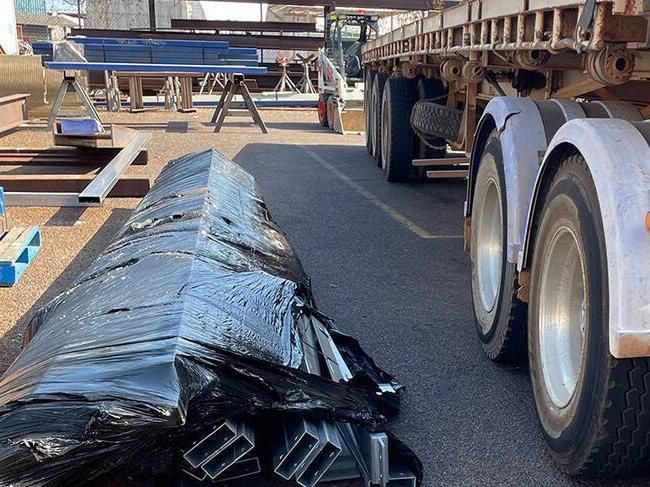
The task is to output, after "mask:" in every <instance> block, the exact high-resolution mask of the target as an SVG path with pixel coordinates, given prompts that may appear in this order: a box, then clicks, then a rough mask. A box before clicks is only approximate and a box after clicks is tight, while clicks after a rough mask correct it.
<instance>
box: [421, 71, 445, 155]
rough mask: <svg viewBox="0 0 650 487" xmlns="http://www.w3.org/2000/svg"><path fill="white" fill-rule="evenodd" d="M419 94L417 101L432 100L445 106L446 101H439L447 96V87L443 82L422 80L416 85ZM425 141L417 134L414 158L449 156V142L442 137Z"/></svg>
mask: <svg viewBox="0 0 650 487" xmlns="http://www.w3.org/2000/svg"><path fill="white" fill-rule="evenodd" d="M415 91H416V93H417V100H418V101H421V100H431V99H435V100H436V102H437V103H440V104H442V105H444V104H445V103H446V101H445V100H444V99H438V98H439V97H441V96H444V95H445V87H444V86H443V84H442V82H441V81H440V80H437V79H428V78H420V79H419V80H418V82H417V84H416V85H415ZM426 141H427V142H428V144H425V143H424V141H423V140H422V139H421V138H420V137H419V136H418V135H417V134H416V135H415V142H414V144H413V158H414V159H437V158H440V157H445V154H447V141H446V140H445V139H443V138H441V137H434V136H426Z"/></svg>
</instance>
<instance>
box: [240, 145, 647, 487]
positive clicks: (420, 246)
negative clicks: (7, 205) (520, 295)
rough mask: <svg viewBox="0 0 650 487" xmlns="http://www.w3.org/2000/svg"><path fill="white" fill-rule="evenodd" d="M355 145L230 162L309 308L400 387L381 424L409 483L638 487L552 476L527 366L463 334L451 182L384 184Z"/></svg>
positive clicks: (466, 304)
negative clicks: (260, 200) (388, 418)
mask: <svg viewBox="0 0 650 487" xmlns="http://www.w3.org/2000/svg"><path fill="white" fill-rule="evenodd" d="M314 139H315V141H316V140H317V137H315V138H314ZM362 144H363V139H362V138H360V137H341V139H340V144H338V145H318V143H314V144H311V145H309V144H299V145H295V144H267V143H265V144H249V145H247V146H245V147H244V148H243V149H242V150H241V151H240V152H239V153H238V154H237V155H236V157H235V161H236V162H238V163H240V164H241V165H242V166H244V167H245V168H246V169H248V170H249V171H250V172H251V173H253V174H254V175H255V176H256V177H257V180H258V183H259V185H260V187H261V188H262V192H263V194H264V195H265V198H266V201H267V204H268V206H269V208H270V211H271V214H272V215H273V217H274V219H275V220H276V221H277V222H278V224H279V225H280V227H281V228H282V229H283V230H284V231H285V233H286V234H287V236H288V238H289V240H290V242H291V243H292V245H293V246H294V248H295V249H296V250H297V252H298V255H299V257H300V258H301V261H302V263H303V265H304V266H305V268H306V270H307V273H308V274H309V275H310V276H311V278H312V282H313V288H314V293H315V296H316V301H317V303H318V305H319V307H320V309H321V311H323V312H325V313H327V314H329V315H331V316H332V317H334V318H335V319H336V320H337V321H338V322H339V324H340V327H341V328H342V329H343V330H344V331H345V332H347V333H349V334H351V335H353V336H355V337H357V338H358V339H359V340H360V342H361V344H362V345H363V346H364V347H365V348H366V350H367V352H368V353H370V355H372V356H373V357H374V358H375V360H376V361H377V363H378V364H380V365H381V366H383V367H384V368H385V369H386V370H387V371H388V372H390V373H392V374H394V375H395V377H397V378H398V380H400V381H401V382H402V383H403V384H404V385H405V386H406V390H405V393H404V395H403V401H402V408H401V412H400V414H399V415H398V416H397V418H395V419H394V420H393V421H392V422H391V429H392V431H394V433H396V434H397V435H398V436H399V437H400V438H402V439H403V440H404V441H405V442H406V443H407V444H408V445H409V446H410V447H411V448H413V450H414V451H415V452H416V453H417V454H418V455H419V457H420V459H421V460H422V462H423V464H424V469H425V479H424V484H423V485H426V486H442V485H444V486H452V485H454V486H456V485H458V486H488V485H500V486H501V485H508V486H528V485H530V486H542V485H543V486H547V485H548V486H565V485H567V486H568V485H648V482H645V481H635V482H629V481H625V482H608V483H607V482H599V481H593V480H592V481H587V480H572V479H569V478H567V477H566V476H564V475H563V474H562V473H561V472H560V471H559V470H558V469H557V467H556V466H555V465H554V463H553V461H552V460H551V458H550V456H549V455H548V454H547V453H546V452H545V449H544V443H543V439H542V436H541V434H540V431H539V428H538V424H537V419H536V415H535V410H534V403H533V399H532V392H531V387H530V383H529V378H528V371H527V370H526V368H514V367H503V366H498V365H495V364H494V363H492V362H491V361H490V360H488V359H487V358H486V357H485V355H484V354H483V352H482V349H481V346H480V345H479V342H478V339H477V337H476V333H475V330H474V322H473V313H472V307H471V302H470V297H469V296H470V294H469V285H470V284H469V260H468V256H467V254H466V253H465V252H464V251H463V240H462V209H463V202H464V199H465V183H464V182H463V181H432V182H428V183H424V184H417V183H413V184H389V183H387V182H386V181H385V180H384V178H383V174H382V172H381V170H380V169H379V168H377V167H376V164H375V162H374V160H373V159H372V158H371V157H370V156H369V155H368V154H367V153H366V150H365V145H362Z"/></svg>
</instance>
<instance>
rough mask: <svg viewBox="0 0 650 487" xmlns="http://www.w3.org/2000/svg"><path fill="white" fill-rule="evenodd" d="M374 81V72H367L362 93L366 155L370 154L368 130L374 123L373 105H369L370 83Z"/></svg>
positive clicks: (370, 137) (370, 139)
mask: <svg viewBox="0 0 650 487" xmlns="http://www.w3.org/2000/svg"><path fill="white" fill-rule="evenodd" d="M374 79H375V72H374V71H368V73H367V74H366V82H365V86H364V92H363V103H364V106H363V110H364V117H365V123H366V150H367V151H368V154H372V133H371V130H370V127H371V124H372V123H373V121H374V111H373V109H372V108H373V105H372V103H371V100H370V99H371V97H372V82H373V81H374Z"/></svg>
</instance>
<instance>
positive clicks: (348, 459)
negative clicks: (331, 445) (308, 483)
mask: <svg viewBox="0 0 650 487" xmlns="http://www.w3.org/2000/svg"><path fill="white" fill-rule="evenodd" d="M358 478H362V475H361V473H360V472H359V469H358V468H357V460H356V458H355V457H354V455H353V454H352V452H351V451H350V449H349V448H348V447H347V445H346V443H345V441H343V442H341V454H340V455H339V456H338V458H337V459H336V461H335V462H334V463H333V464H332V466H331V467H330V468H329V470H327V472H326V473H325V475H323V476H322V477H321V479H320V481H321V482H340V481H342V480H353V479H358Z"/></svg>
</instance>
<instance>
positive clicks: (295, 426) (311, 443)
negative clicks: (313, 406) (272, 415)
mask: <svg viewBox="0 0 650 487" xmlns="http://www.w3.org/2000/svg"><path fill="white" fill-rule="evenodd" d="M320 436H321V435H320V431H319V424H318V422H317V421H314V420H312V419H308V418H302V419H297V420H296V419H291V420H288V419H287V420H285V421H283V422H282V424H281V425H280V427H279V431H278V432H277V434H276V435H275V437H274V440H275V444H274V445H273V469H274V471H275V473H277V474H278V475H279V476H280V477H282V478H284V479H286V480H289V479H291V477H293V476H294V475H295V473H296V471H297V470H298V468H299V467H300V466H301V465H302V464H303V463H304V462H305V461H306V460H307V459H308V458H310V457H311V456H313V455H314V454H315V452H316V449H317V448H318V444H319V438H320Z"/></svg>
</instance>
